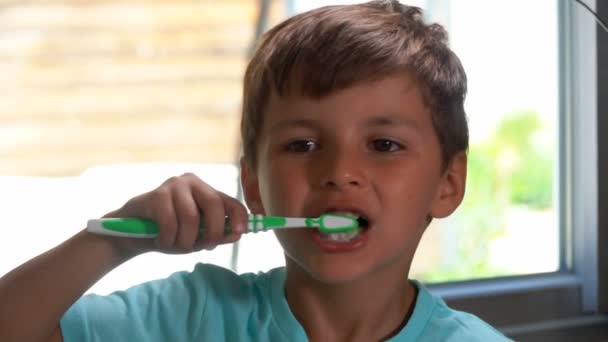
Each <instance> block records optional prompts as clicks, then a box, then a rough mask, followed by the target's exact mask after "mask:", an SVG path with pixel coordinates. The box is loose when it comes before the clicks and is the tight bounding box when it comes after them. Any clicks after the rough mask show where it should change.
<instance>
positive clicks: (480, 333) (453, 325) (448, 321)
mask: <svg viewBox="0 0 608 342" xmlns="http://www.w3.org/2000/svg"><path fill="white" fill-rule="evenodd" d="M428 328H429V330H430V331H433V330H436V331H441V336H442V340H445V341H480V342H481V341H496V342H498V341H510V340H509V339H508V338H507V337H505V336H504V335H503V334H502V333H501V332H499V331H498V330H497V329H496V328H494V327H492V326H491V325H490V324H488V323H486V322H485V321H483V320H482V319H480V318H479V317H477V316H475V315H473V314H471V313H468V312H464V311H459V310H453V309H451V308H450V307H448V306H447V305H446V303H445V302H444V301H443V300H441V299H438V301H437V306H436V307H435V310H433V315H432V316H431V319H430V320H429V326H428Z"/></svg>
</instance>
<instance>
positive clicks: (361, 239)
mask: <svg viewBox="0 0 608 342" xmlns="http://www.w3.org/2000/svg"><path fill="white" fill-rule="evenodd" d="M307 233H308V235H309V236H310V237H311V239H312V240H313V241H314V242H315V244H316V245H317V246H318V247H319V248H320V249H321V250H322V251H324V252H327V253H344V252H352V251H355V250H358V249H361V248H363V247H364V246H365V245H366V244H367V241H368V239H369V229H364V230H363V231H362V232H360V233H359V235H357V237H356V238H354V239H352V240H350V241H348V242H338V241H332V240H328V239H324V238H323V237H321V233H320V232H319V230H317V229H310V230H308V231H307Z"/></svg>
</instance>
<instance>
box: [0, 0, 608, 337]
mask: <svg viewBox="0 0 608 342" xmlns="http://www.w3.org/2000/svg"><path fill="white" fill-rule="evenodd" d="M350 2H355V1H337V0H334V1H330V0H315V1H304V0H274V1H259V2H256V1H245V0H227V1H221V2H210V1H197V0H178V1H169V0H159V1H154V2H145V1H136V0H121V1H118V0H100V1H95V2H82V1H76V0H63V1H54V0H48V1H44V2H21V3H20V2H8V3H6V4H0V6H1V8H2V10H1V11H0V73H1V74H2V75H4V77H2V78H0V103H2V106H0V160H1V161H2V162H1V163H0V206H1V208H3V209H2V210H1V211H0V219H1V220H2V222H4V223H3V225H2V226H1V227H0V233H1V234H2V236H3V238H2V239H0V249H1V250H2V251H3V254H2V256H3V257H2V258H0V274H4V273H6V272H7V271H9V270H10V269H12V268H14V267H16V266H17V265H18V264H20V263H22V262H24V261H25V260H27V259H29V258H31V257H33V256H34V255H36V254H39V253H41V252H42V251H44V250H46V249H48V248H50V247H52V246H54V245H56V244H58V243H60V242H61V241H63V240H65V239H66V238H68V237H69V236H71V235H73V234H74V233H75V232H77V231H78V230H80V229H82V227H83V226H84V224H85V222H86V220H87V219H89V218H93V217H98V216H100V215H102V214H104V213H105V212H107V211H109V210H112V209H115V208H116V207H118V206H120V205H122V203H124V202H125V201H126V200H127V199H128V198H130V197H132V196H134V195H136V194H139V193H142V192H144V191H148V190H150V189H152V188H154V187H156V186H157V185H158V184H160V183H161V182H162V181H163V180H165V179H166V178H168V177H169V176H173V175H176V174H181V173H184V172H194V173H196V174H198V175H200V176H201V177H202V178H203V179H205V180H206V181H207V182H209V183H210V184H212V185H214V186H215V187H217V188H218V189H220V190H222V191H224V192H226V193H227V194H230V195H233V196H239V193H238V190H239V189H238V186H237V184H238V170H237V168H236V166H235V161H236V156H237V155H238V148H239V146H238V116H239V111H240V96H241V88H240V87H241V83H240V82H241V77H242V74H243V71H244V67H245V65H246V62H247V56H248V53H249V51H250V50H249V49H250V47H251V44H252V42H253V41H254V39H255V37H256V35H257V34H258V33H259V32H260V31H262V30H263V29H264V28H267V27H270V26H272V25H273V24H274V23H276V22H278V21H280V20H282V19H284V18H285V17H286V16H288V15H290V14H293V13H297V12H300V11H304V10H307V9H310V8H313V7H318V6H322V5H327V4H337V3H350ZM358 2H362V1H358ZM404 2H405V3H408V4H412V5H417V6H420V7H422V8H424V9H425V11H426V13H427V16H428V19H429V20H430V21H437V22H440V23H442V24H443V25H444V26H445V27H446V28H447V29H448V31H449V34H450V41H451V46H452V48H453V49H454V50H455V52H456V53H457V54H458V56H459V57H460V58H461V60H462V62H463V64H464V67H465V70H466V71H467V75H468V77H469V94H468V97H467V102H466V106H467V107H466V109H467V113H468V115H469V122H470V129H471V148H470V154H469V155H470V161H469V180H468V181H469V183H468V189H467V195H466V199H465V202H464V203H463V204H462V206H461V208H460V209H459V210H458V211H457V213H456V214H455V215H453V216H452V217H450V218H449V219H446V220H439V221H434V223H433V225H432V226H431V227H430V228H429V229H428V231H427V232H426V234H425V236H424V238H423V242H422V245H421V246H420V248H419V250H418V254H417V256H416V259H415V260H414V265H413V269H412V274H411V276H412V277H414V278H418V279H421V280H423V281H426V282H428V283H429V284H430V287H431V290H432V291H435V292H436V293H438V294H440V295H442V296H443V297H444V298H445V299H446V300H447V301H448V302H449V304H450V305H451V306H453V307H455V308H461V309H464V310H466V311H471V312H474V313H476V314H478V315H480V316H481V317H483V318H484V319H486V320H488V321H489V322H491V323H492V324H494V325H496V326H498V327H500V328H501V329H502V330H503V331H505V332H507V333H508V334H510V335H511V336H514V337H518V338H521V340H524V339H525V338H526V337H529V338H532V336H536V335H534V334H536V333H537V332H539V331H546V330H555V331H557V329H558V327H564V326H569V325H572V326H578V325H581V324H586V325H587V326H591V325H594V324H599V323H598V322H600V323H602V322H605V320H602V318H598V317H597V316H593V315H591V314H592V313H594V312H597V311H598V309H600V308H599V306H598V305H599V304H598V303H600V301H601V300H604V301H606V300H607V299H606V297H605V296H604V297H602V296H601V291H600V286H601V285H603V283H601V282H600V278H601V273H599V272H598V269H599V267H601V266H602V265H604V266H605V265H606V263H607V261H606V260H605V258H604V259H600V257H599V253H600V252H599V251H598V244H597V241H598V238H600V239H601V240H599V241H604V242H606V235H608V233H605V232H604V235H601V234H600V233H601V232H600V228H598V227H600V225H599V224H598V221H597V220H598V200H597V199H598V196H599V198H600V199H604V201H605V196H606V195H605V192H606V190H605V189H604V190H603V191H604V192H600V191H601V189H603V188H600V190H598V160H597V158H596V156H600V158H605V157H601V156H602V153H601V151H602V152H603V150H602V149H603V147H602V146H601V145H598V142H597V138H598V137H597V128H596V127H597V125H598V120H599V119H598V115H597V110H598V109H597V108H596V104H597V103H598V100H599V101H602V99H603V98H602V97H601V96H600V94H598V88H597V84H596V82H597V74H598V70H600V69H601V68H600V66H603V67H604V69H607V68H608V66H607V65H606V60H607V59H597V58H596V48H598V49H599V43H597V42H596V39H597V35H600V34H603V35H606V33H604V32H600V31H598V33H597V34H596V26H595V22H594V20H593V17H592V16H591V14H590V13H589V12H588V11H586V10H585V9H584V8H583V7H582V6H580V5H579V4H577V3H576V1H575V0H555V1H554V0H543V1H525V0H516V1H498V0H493V1H484V2H478V1H466V0H452V1H448V0H412V1H404ZM586 3H587V4H589V6H590V7H591V8H595V3H596V1H593V0H588V1H586ZM600 3H601V2H600V1H597V4H598V10H599V8H600V7H601V4H600ZM603 5H604V7H602V8H603V11H604V12H602V13H604V17H606V16H607V15H606V12H607V11H606V10H607V8H606V6H605V4H603ZM598 41H599V40H598ZM604 41H606V40H605V39H604ZM602 51H604V54H605V50H602ZM598 63H600V66H598ZM605 82H606V81H605V80H604V83H605ZM602 84H603V83H602ZM604 87H606V85H605V84H604ZM604 101H605V100H604ZM603 125H604V126H605V125H606V122H603ZM605 128H606V129H608V127H605ZM604 154H605V153H604ZM601 161H603V162H604V163H606V161H605V160H604V159H601V160H600V162H601ZM604 188H605V184H604ZM605 224H606V223H604V225H605ZM604 228H605V227H604ZM604 228H602V229H604ZM602 239H603V240H602ZM260 251H264V253H263V254H262V253H260ZM198 261H204V262H210V263H215V264H218V265H222V266H225V267H229V268H232V269H235V270H236V271H238V272H248V271H258V270H268V269H270V268H273V267H276V266H280V265H283V263H284V261H283V255H282V252H281V249H280V247H279V245H278V243H277V242H276V241H275V239H274V236H273V234H269V233H266V234H249V235H246V236H244V237H243V239H242V240H241V241H240V242H239V243H237V244H234V245H225V246H220V247H218V248H217V249H216V250H214V251H213V252H203V253H196V254H191V255H183V256H169V255H162V256H161V255H157V254H154V253H150V254H146V255H143V256H140V257H138V258H136V259H134V260H132V261H129V262H128V263H126V264H124V265H122V266H121V267H119V268H118V269H116V270H114V271H112V272H111V273H110V274H109V275H108V276H106V277H105V278H104V279H102V280H101V281H100V282H99V283H98V284H96V285H95V286H94V287H93V288H92V289H91V290H90V291H92V292H97V293H108V292H110V291H112V290H115V289H120V288H126V287H128V286H130V285H133V284H134V283H138V282H142V281H145V280H149V279H153V278H159V277H164V276H167V275H168V274H170V273H172V272H174V271H176V270H183V269H186V270H187V269H192V266H193V264H194V263H195V262H198ZM603 286H605V285H603ZM496 307H500V308H501V310H495V308H496ZM603 310H606V308H605V307H604V308H603ZM539 322H549V323H546V324H545V323H542V324H541V323H539ZM581 322H582V323H581ZM544 337H546V336H544Z"/></svg>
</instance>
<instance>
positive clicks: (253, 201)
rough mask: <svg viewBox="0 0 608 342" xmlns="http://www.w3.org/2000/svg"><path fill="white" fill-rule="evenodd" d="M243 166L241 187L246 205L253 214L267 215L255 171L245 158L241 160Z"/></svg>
mask: <svg viewBox="0 0 608 342" xmlns="http://www.w3.org/2000/svg"><path fill="white" fill-rule="evenodd" d="M240 165H241V186H242V188H243V195H244V197H245V203H246V204H247V207H248V208H249V211H251V213H252V214H261V215H265V210H264V206H263V205H262V198H261V196H260V185H259V182H258V178H257V175H256V174H255V171H254V170H253V169H252V168H251V167H250V166H249V164H248V163H247V162H246V161H245V159H244V158H243V157H241V160H240Z"/></svg>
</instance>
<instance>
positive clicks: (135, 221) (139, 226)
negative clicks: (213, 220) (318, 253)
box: [87, 214, 367, 238]
mask: <svg viewBox="0 0 608 342" xmlns="http://www.w3.org/2000/svg"><path fill="white" fill-rule="evenodd" d="M364 226H367V221H366V220H365V219H362V218H357V217H354V216H349V215H337V214H323V215H321V216H319V217H317V218H304V217H281V216H263V215H253V214H251V215H249V220H248V224H247V229H246V230H245V233H257V232H265V231H267V230H270V229H285V228H302V227H306V228H317V229H319V231H321V232H322V233H325V234H329V233H345V232H352V231H355V230H356V229H357V228H358V227H364ZM204 229H205V227H204V224H203V223H201V226H200V231H203V230H204ZM87 231H89V232H91V233H95V234H103V235H112V236H120V237H134V238H154V237H156V235H158V231H159V228H158V225H157V224H156V223H154V222H152V221H151V220H147V219H139V218H101V219H92V220H89V221H88V222H87ZM224 231H225V232H226V233H227V232H230V226H229V225H228V222H227V221H226V226H225V230H224Z"/></svg>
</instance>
